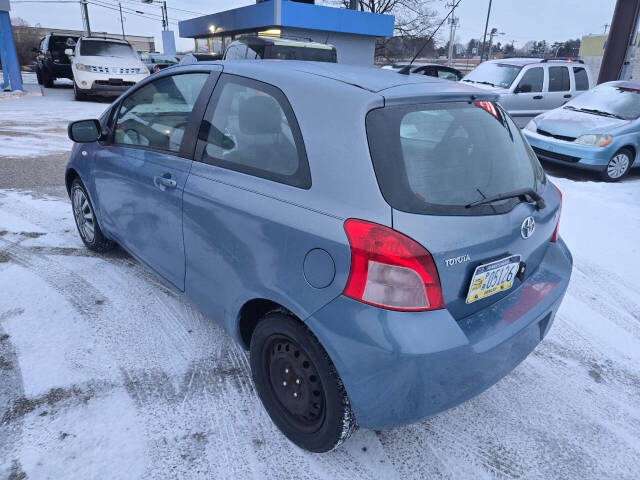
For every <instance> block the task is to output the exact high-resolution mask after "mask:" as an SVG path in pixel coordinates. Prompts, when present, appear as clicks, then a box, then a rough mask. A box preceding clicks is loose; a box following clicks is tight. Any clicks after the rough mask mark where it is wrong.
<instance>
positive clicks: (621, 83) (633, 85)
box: [600, 80, 640, 90]
mask: <svg viewBox="0 0 640 480" xmlns="http://www.w3.org/2000/svg"><path fill="white" fill-rule="evenodd" d="M600 85H609V86H611V87H622V88H629V89H633V90H640V83H639V82H630V81H628V80H614V81H612V82H605V83H601V84H600Z"/></svg>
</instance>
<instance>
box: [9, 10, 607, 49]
mask: <svg viewBox="0 0 640 480" xmlns="http://www.w3.org/2000/svg"><path fill="white" fill-rule="evenodd" d="M321 1H322V0H320V1H317V3H321ZM89 2H91V4H90V5H89V19H90V23H91V28H92V29H93V30H94V31H100V32H103V31H106V32H110V33H119V32H120V16H119V13H118V12H117V5H118V0H89ZM97 3H100V4H102V5H103V6H99V5H98V4H97ZM253 3H255V2H254V1H253V0H196V1H186V0H167V5H168V7H169V20H170V22H172V23H171V28H173V29H174V30H175V32H176V43H177V47H178V50H190V49H192V48H193V41H192V40H191V39H180V38H178V26H177V25H176V24H174V23H173V22H175V21H178V20H184V19H187V18H191V17H194V16H198V15H197V13H215V12H218V11H223V10H229V9H231V8H236V7H240V6H244V5H250V4H253ZM488 4H489V0H462V1H461V3H460V6H459V7H458V9H457V10H456V16H457V17H459V25H460V26H459V28H458V31H457V33H456V41H459V42H462V43H466V42H468V41H469V39H471V38H482V34H483V32H484V25H485V20H486V15H487V6H488ZM122 5H123V7H124V8H125V9H132V10H139V11H145V12H148V13H146V14H144V15H142V16H140V15H137V14H134V13H133V12H131V13H126V12H125V14H124V16H125V23H124V27H125V33H127V34H133V35H148V36H151V35H154V36H155V37H156V45H157V49H158V50H160V48H161V45H162V42H161V41H160V38H159V36H160V31H161V23H160V2H158V0H154V2H153V4H151V5H145V4H143V3H142V1H141V0H122ZM107 6H110V7H108V8H107ZM614 6H615V0H493V5H492V9H491V19H490V22H489V30H491V28H493V27H495V28H497V29H498V31H499V32H502V33H504V35H500V36H499V37H498V38H497V39H496V41H499V42H502V43H511V42H512V41H514V42H515V46H516V47H521V46H523V45H524V44H525V43H526V42H527V41H529V40H543V39H544V40H547V41H550V42H554V41H562V40H568V39H572V38H580V37H582V36H583V35H586V34H590V33H594V34H600V33H603V32H604V25H605V24H608V23H611V17H612V16H613V10H614ZM431 7H432V8H433V9H434V10H436V11H437V12H438V14H439V17H440V18H442V17H444V15H446V12H447V11H448V9H447V7H446V2H445V0H431ZM114 8H115V9H116V10H114ZM11 9H12V11H11V15H12V16H13V17H21V18H23V19H24V20H26V21H27V22H29V24H31V25H33V24H37V23H39V24H40V25H42V26H43V27H51V28H69V29H81V28H82V20H81V17H80V6H79V4H78V2H77V1H73V0H62V1H60V0H42V1H40V2H34V1H33V0H22V1H20V0H14V1H12V2H11ZM178 9H180V10H178ZM181 10H187V11H189V12H193V13H189V12H186V11H181ZM438 39H439V40H440V41H441V42H446V41H447V40H448V29H447V27H446V24H445V25H443V28H442V31H441V32H440V33H439V36H438Z"/></svg>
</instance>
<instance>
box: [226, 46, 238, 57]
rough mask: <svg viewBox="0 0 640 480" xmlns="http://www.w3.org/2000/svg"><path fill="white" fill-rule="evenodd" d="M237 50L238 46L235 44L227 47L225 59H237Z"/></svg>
mask: <svg viewBox="0 0 640 480" xmlns="http://www.w3.org/2000/svg"><path fill="white" fill-rule="evenodd" d="M235 51H236V46H235V45H231V46H230V47H229V48H227V52H226V53H225V54H224V59H225V60H235V59H236V57H235Z"/></svg>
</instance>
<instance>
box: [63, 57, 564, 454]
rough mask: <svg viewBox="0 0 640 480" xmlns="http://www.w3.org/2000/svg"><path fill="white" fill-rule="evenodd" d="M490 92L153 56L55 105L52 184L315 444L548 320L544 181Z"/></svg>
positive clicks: (553, 250) (387, 411) (526, 338)
mask: <svg viewBox="0 0 640 480" xmlns="http://www.w3.org/2000/svg"><path fill="white" fill-rule="evenodd" d="M310 91H312V92H313V95H309V92H310ZM497 98H498V97H497V95H495V94H492V93H490V92H487V91H483V90H479V89H476V88H473V87H469V86H465V85H461V84H460V83H454V82H450V81H438V80H433V79H427V78H425V77H421V76H418V75H398V74H397V73H394V72H388V71H385V70H381V69H377V68H370V67H354V66H346V65H340V64H320V63H316V62H280V63H276V62H246V61H245V62H242V61H235V62H224V64H223V65H222V64H213V63H205V64H199V65H197V66H185V67H182V66H177V67H172V68H170V69H165V70H163V71H161V72H158V73H156V74H154V75H153V76H152V77H150V78H148V79H146V80H144V81H143V82H141V83H140V84H139V85H137V86H136V87H134V88H132V89H131V90H130V91H129V92H128V93H127V94H125V95H123V96H122V97H121V98H120V99H119V100H118V101H117V102H115V103H114V104H113V105H112V106H111V107H110V108H108V109H107V111H106V112H105V113H104V114H103V115H102V117H101V118H100V119H99V120H83V121H79V122H74V123H71V124H70V126H69V136H70V138H71V139H72V140H73V141H75V142H81V143H76V144H75V145H74V147H73V150H72V153H71V158H70V160H69V163H68V165H67V169H66V177H65V178H66V185H67V189H68V192H69V195H70V197H71V203H72V208H73V213H74V217H75V219H76V224H77V227H78V231H79V234H80V237H81V239H82V241H83V242H84V244H85V245H86V246H87V247H88V248H89V249H91V250H94V251H98V252H100V251H104V250H107V249H109V248H111V247H113V245H114V243H115V242H117V243H118V244H120V245H121V246H122V247H123V248H124V249H125V250H127V251H129V252H131V254H132V255H133V256H135V257H136V258H138V259H140V260H141V261H142V262H143V263H145V264H146V265H148V266H149V267H151V268H152V269H153V270H154V271H155V272H157V273H158V274H159V275H160V276H161V277H162V278H164V279H165V281H166V282H168V283H169V284H171V285H173V287H174V288H175V290H176V291H178V292H182V293H183V294H184V295H185V296H186V297H187V298H188V299H189V300H190V301H191V302H192V303H193V304H194V305H196V306H197V307H198V308H199V309H200V310H201V311H202V312H204V314H206V315H207V316H209V317H210V318H212V319H215V320H216V321H218V322H219V323H220V324H221V325H222V326H223V327H224V328H225V329H226V331H227V332H228V333H229V334H230V335H231V336H232V337H233V338H234V339H235V340H236V341H237V342H239V343H240V345H242V346H243V347H244V348H246V349H248V350H250V352H251V355H250V358H251V361H250V363H251V371H252V374H253V379H254V382H255V386H256V389H257V392H258V394H259V396H260V398H261V400H262V402H263V404H264V406H265V408H266V410H267V412H268V413H269V414H270V415H271V418H272V419H273V421H274V423H275V424H276V425H277V426H278V427H279V428H280V430H281V431H282V432H283V433H284V434H285V435H286V436H287V437H288V438H289V439H291V441H293V442H294V443H296V444H297V445H299V446H301V447H302V448H305V449H307V450H311V451H315V452H324V451H327V450H330V449H332V448H334V447H335V446H337V445H338V444H340V443H341V442H342V441H344V440H345V439H346V438H348V437H349V435H350V434H351V432H352V431H353V429H354V427H355V425H356V423H357V424H359V425H361V426H363V427H367V428H372V429H378V428H391V427H393V426H395V425H400V424H405V423H409V422H415V421H417V420H419V419H421V418H423V417H426V416H429V415H434V414H437V413H438V412H442V411H443V410H446V409H448V408H451V407H453V406H455V405H457V404H459V403H461V402H464V401H466V400H468V399H469V398H471V397H473V396H474V395H477V394H478V393H480V392H481V391H483V390H485V389H486V388H488V387H489V386H491V385H493V384H494V383H495V382H497V381H498V380H499V379H500V378H501V377H503V376H504V375H506V374H507V373H509V372H510V371H511V370H512V369H513V368H515V366H516V365H518V364H519V363H520V362H521V361H522V360H523V359H524V358H525V357H526V356H527V355H528V354H529V353H531V351H532V350H533V349H534V348H535V347H536V345H537V344H538V343H539V342H540V341H541V340H542V339H543V338H544V336H545V335H546V334H547V332H548V331H549V328H550V326H551V324H552V322H553V319H554V316H555V313H556V312H557V310H558V307H559V305H560V302H561V300H562V297H563V295H564V293H565V290H566V288H567V285H568V282H569V277H570V274H571V268H572V258H571V254H570V253H569V250H568V249H567V247H566V245H565V244H564V242H563V241H562V239H561V238H560V237H559V235H558V225H559V218H560V208H561V194H560V192H559V190H557V189H556V188H555V187H554V185H553V184H552V183H551V182H550V181H549V180H548V179H547V177H546V176H545V173H544V171H543V170H542V168H541V166H540V164H539V162H538V160H537V158H536V157H535V155H534V154H533V152H532V151H531V149H530V148H529V146H528V145H527V143H526V141H525V139H524V137H523V135H522V133H521V131H520V130H519V129H518V128H517V127H516V126H515V124H514V123H513V121H512V120H511V118H510V117H509V116H508V115H507V114H506V113H505V111H504V110H503V109H502V107H500V106H499V105H498V104H497V103H496V102H495V101H496V100H497ZM443 99H446V101H445V102H443Z"/></svg>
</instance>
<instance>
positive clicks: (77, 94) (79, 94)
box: [73, 82, 87, 102]
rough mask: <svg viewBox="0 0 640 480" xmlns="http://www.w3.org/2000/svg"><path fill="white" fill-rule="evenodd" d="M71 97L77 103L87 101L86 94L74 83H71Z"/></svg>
mask: <svg viewBox="0 0 640 480" xmlns="http://www.w3.org/2000/svg"><path fill="white" fill-rule="evenodd" d="M73 97H74V98H75V99H76V100H77V101H79V102H82V101H84V100H86V99H87V94H86V93H84V92H83V91H82V90H81V89H80V88H79V87H78V85H77V84H76V82H73Z"/></svg>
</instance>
